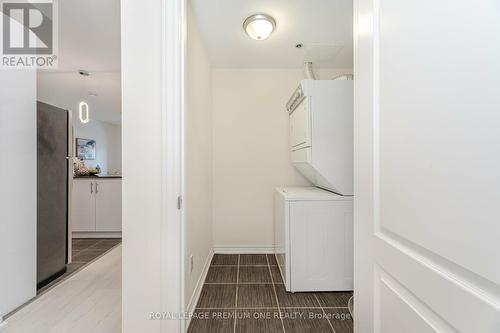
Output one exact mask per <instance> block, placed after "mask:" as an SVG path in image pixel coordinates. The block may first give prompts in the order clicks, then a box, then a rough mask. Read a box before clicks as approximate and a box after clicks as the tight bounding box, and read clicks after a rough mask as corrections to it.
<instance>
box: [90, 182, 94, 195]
mask: <svg viewBox="0 0 500 333" xmlns="http://www.w3.org/2000/svg"><path fill="white" fill-rule="evenodd" d="M92 193H94V183H92V182H90V194H92Z"/></svg>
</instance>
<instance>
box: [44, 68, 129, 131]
mask: <svg viewBox="0 0 500 333" xmlns="http://www.w3.org/2000/svg"><path fill="white" fill-rule="evenodd" d="M120 82H121V80H120V72H94V73H93V74H92V75H91V76H90V77H82V76H81V75H79V74H78V73H77V72H62V73H61V72H59V73H58V72H44V73H38V77H37V97H38V100H40V101H42V102H45V103H48V104H51V105H55V106H57V107H60V108H63V109H68V110H72V111H74V114H75V117H77V116H78V114H77V113H76V111H78V104H80V102H81V101H82V100H84V101H86V102H87V103H88V105H89V110H90V119H91V121H92V120H100V121H105V122H109V123H112V124H119V123H121V85H120ZM89 93H91V94H97V96H91V95H89Z"/></svg>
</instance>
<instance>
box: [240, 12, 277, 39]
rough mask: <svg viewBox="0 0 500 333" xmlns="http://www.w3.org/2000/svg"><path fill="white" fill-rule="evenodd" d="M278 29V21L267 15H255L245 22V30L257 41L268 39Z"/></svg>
mask: <svg viewBox="0 0 500 333" xmlns="http://www.w3.org/2000/svg"><path fill="white" fill-rule="evenodd" d="M275 28H276V21H275V20H274V18H273V17H272V16H269V15H267V14H254V15H252V16H249V17H247V18H246V20H245V22H243V29H244V30H245V32H246V33H247V35H248V36H250V37H251V38H253V39H255V40H264V39H266V38H268V37H269V36H270V35H271V34H272V33H273V31H274V29H275Z"/></svg>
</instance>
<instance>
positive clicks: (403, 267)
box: [354, 0, 500, 333]
mask: <svg viewBox="0 0 500 333" xmlns="http://www.w3.org/2000/svg"><path fill="white" fill-rule="evenodd" d="M355 22H356V24H355V27H356V28H355V29H356V31H355V35H356V36H357V37H356V41H355V44H356V50H355V54H356V56H355V80H356V82H355V156H356V157H355V158H356V160H355V198H356V199H355V200H356V202H355V223H354V225H355V285H354V288H355V307H354V311H355V312H354V318H355V331H356V332H358V333H371V332H380V333H401V332H405V333H409V332H415V333H425V332H466V333H469V332H478V333H479V332H481V333H486V332H496V333H498V332H500V264H499V259H498V257H499V254H500V92H499V89H500V2H499V1H498V0H478V1H435V0H432V1H431V0H422V1H401V0H357V1H355Z"/></svg>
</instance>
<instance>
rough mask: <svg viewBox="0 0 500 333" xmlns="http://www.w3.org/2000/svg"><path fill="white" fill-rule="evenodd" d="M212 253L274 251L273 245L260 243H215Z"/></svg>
mask: <svg viewBox="0 0 500 333" xmlns="http://www.w3.org/2000/svg"><path fill="white" fill-rule="evenodd" d="M214 253H221V254H264V253H268V254H272V253H274V246H262V245H244V246H239V245H216V246H214Z"/></svg>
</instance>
